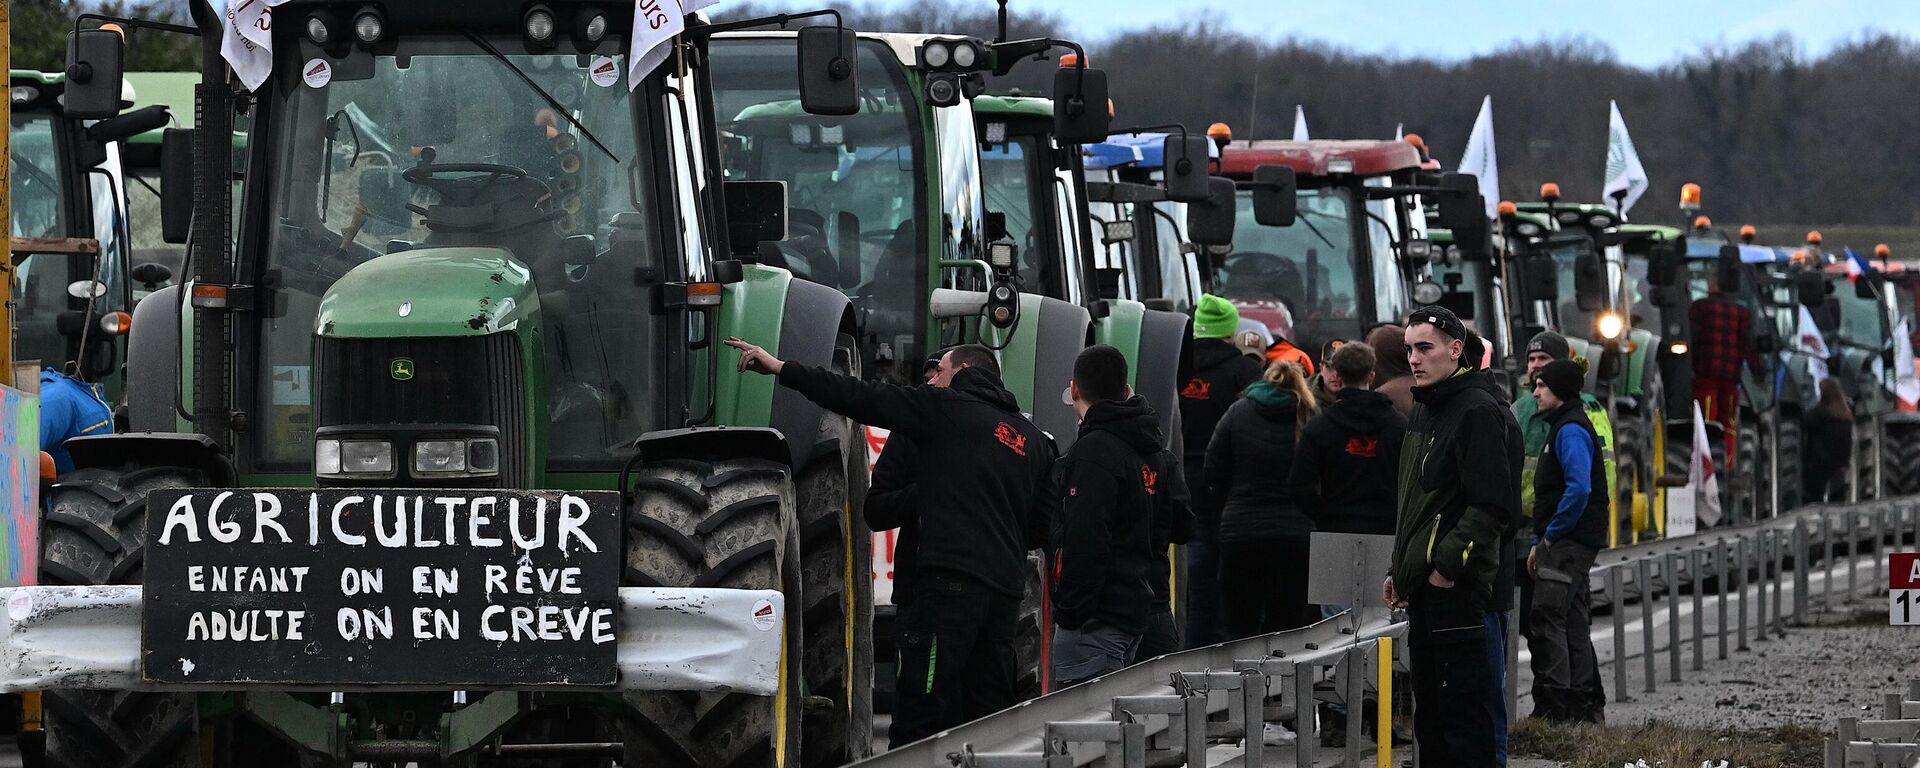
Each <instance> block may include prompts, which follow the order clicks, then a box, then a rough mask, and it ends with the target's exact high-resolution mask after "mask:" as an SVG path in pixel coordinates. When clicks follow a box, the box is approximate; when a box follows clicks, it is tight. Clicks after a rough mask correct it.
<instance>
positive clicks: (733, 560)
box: [621, 459, 805, 768]
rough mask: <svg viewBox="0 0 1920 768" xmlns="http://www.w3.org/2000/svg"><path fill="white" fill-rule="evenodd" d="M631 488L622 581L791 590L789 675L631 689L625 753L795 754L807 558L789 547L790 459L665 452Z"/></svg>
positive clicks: (736, 765)
mask: <svg viewBox="0 0 1920 768" xmlns="http://www.w3.org/2000/svg"><path fill="white" fill-rule="evenodd" d="M634 489H635V490H636V491H638V498H637V499H636V500H635V502H634V506H633V507H632V508H631V509H629V510H627V517H626V526H627V544H626V571H625V575H624V577H623V578H622V583H623V584H625V585H626V586H638V587H656V586H657V587H713V588H720V589H778V590H780V591H781V593H782V594H784V595H785V596H786V613H785V615H786V620H787V621H786V627H785V642H786V651H785V653H784V655H783V656H782V658H781V672H782V674H783V675H784V676H785V679H784V680H783V686H782V690H781V691H780V692H779V693H777V694H775V695H773V696H754V695H751V694H745V693H720V692H715V693H698V692H669V693H627V694H624V695H623V698H624V700H625V704H626V706H625V711H624V712H623V717H622V718H621V731H622V733H621V737H622V740H623V741H624V742H625V744H626V747H625V760H624V761H623V764H625V765H676V766H698V767H700V768H709V767H711V768H740V767H742V766H786V765H794V764H797V762H798V760H799V757H800V720H799V718H800V714H801V709H800V702H801V697H800V692H801V685H800V680H799V678H800V668H801V666H802V665H803V662H802V657H803V655H804V654H803V653H801V645H802V643H801V638H803V637H804V636H805V625H804V615H805V614H804V610H803V609H802V607H801V596H802V594H803V591H802V589H801V574H800V561H799V558H798V557H795V556H792V555H793V554H795V550H796V549H797V548H798V547H799V536H800V530H799V527H798V525H796V521H795V519H794V504H795V502H794V487H793V484H792V482H791V481H790V480H789V476H788V474H787V470H786V468H785V467H783V466H781V465H779V464H776V463H774V462H769V461H763V460H758V459H723V460H719V461H713V462H700V461H689V460H665V461H660V462H656V463H651V464H647V465H644V466H643V467H642V468H641V469H640V470H639V471H638V472H637V473H636V477H635V479H634Z"/></svg>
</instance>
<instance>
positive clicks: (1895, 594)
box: [1887, 589, 1920, 627]
mask: <svg viewBox="0 0 1920 768" xmlns="http://www.w3.org/2000/svg"><path fill="white" fill-rule="evenodd" d="M1915 603H1920V589H1893V590H1888V591H1887V623H1888V624H1891V625H1893V626H1896V627H1899V626H1909V627H1911V626H1920V605H1915Z"/></svg>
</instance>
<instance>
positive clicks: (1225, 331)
mask: <svg viewBox="0 0 1920 768" xmlns="http://www.w3.org/2000/svg"><path fill="white" fill-rule="evenodd" d="M1239 327H1240V310H1238V309H1234V307H1233V302H1231V301H1227V300H1226V299H1223V298H1220V297H1218V296H1215V295H1213V294H1206V295H1204V296H1201V297H1200V304H1199V306H1196V307H1194V308H1193V337H1194V338H1196V339H1224V338H1227V337H1229V336H1232V335H1233V332H1234V330H1235V329H1237V328H1239Z"/></svg>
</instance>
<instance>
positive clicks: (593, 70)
mask: <svg viewBox="0 0 1920 768" xmlns="http://www.w3.org/2000/svg"><path fill="white" fill-rule="evenodd" d="M588 64H589V65H590V66H588V67H587V76H588V77H590V78H593V84H594V85H597V86H600V87H602V88H611V87H613V84H614V83H617V82H620V66H619V65H618V64H615V63H613V57H612V56H595V57H593V58H592V59H591V60H589V62H588Z"/></svg>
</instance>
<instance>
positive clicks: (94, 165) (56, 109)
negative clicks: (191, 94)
mask: <svg viewBox="0 0 1920 768" xmlns="http://www.w3.org/2000/svg"><path fill="white" fill-rule="evenodd" d="M9 79H10V81H11V86H12V88H11V91H12V93H11V98H12V99H13V125H12V133H11V139H10V141H11V144H10V150H9V153H10V154H11V155H12V167H13V169H14V172H13V182H12V183H13V203H12V205H13V229H12V237H13V253H14V258H15V259H16V261H17V263H16V266H15V267H14V276H13V279H14V280H15V281H16V282H15V288H14V297H15V298H14V301H15V305H14V326H15V327H14V334H15V339H14V357H15V359H17V360H22V361H26V360H33V361H39V363H40V364H41V365H42V366H44V367H48V368H53V369H56V370H63V371H65V372H67V373H70V374H74V375H75V376H77V377H79V378H81V379H84V380H87V381H90V382H95V383H98V384H100V385H101V386H102V388H103V389H104V390H105V392H106V395H107V398H108V401H109V402H118V400H119V396H120V393H121V391H122V390H123V388H124V386H125V383H126V379H125V373H124V371H123V369H122V363H124V362H125V359H126V331H127V325H128V319H127V318H128V315H127V313H128V312H130V311H132V309H133V306H134V304H135V301H136V299H137V298H139V296H140V295H141V294H142V293H143V292H142V291H141V290H140V288H139V286H140V284H141V283H142V282H143V281H142V280H140V279H139V278H148V279H153V278H158V279H160V280H162V281H164V280H165V279H166V278H167V277H168V276H170V275H169V274H167V273H166V268H165V267H164V266H162V265H149V264H146V263H139V264H137V265H136V264H135V263H134V262H135V261H136V259H137V255H136V254H135V253H134V252H133V250H132V246H131V238H132V227H133V224H132V223H131V221H130V219H129V216H128V199H129V197H130V193H129V192H128V189H127V187H128V184H129V180H130V177H131V176H132V175H133V173H134V171H135V168H137V167H138V161H137V159H136V158H135V156H136V155H137V154H138V152H137V151H135V150H134V148H133V145H134V144H135V143H137V142H138V141H139V140H140V138H141V137H142V136H144V135H149V134H152V133H153V132H154V129H156V128H158V127H159V126H161V125H165V124H166V122H167V120H168V119H169V115H168V112H167V110H166V108H165V107H163V106H149V107H145V108H142V109H139V110H135V111H132V112H128V113H126V114H124V115H121V116H118V117H116V118H114V119H112V120H104V121H100V122H97V123H91V124H89V123H90V121H84V120H82V119H80V118H77V117H74V116H72V115H71V114H69V113H68V111H67V110H65V109H64V108H63V107H62V105H61V96H62V95H63V94H64V92H65V90H66V76H65V75H64V74H47V73H42V72H32V71H26V70H13V71H12V72H11V73H10V77H9ZM131 90H132V89H130V88H129V89H127V90H125V91H122V92H121V93H118V94H116V97H117V98H118V99H120V100H121V101H122V102H132V101H133V93H132V92H131Z"/></svg>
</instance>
